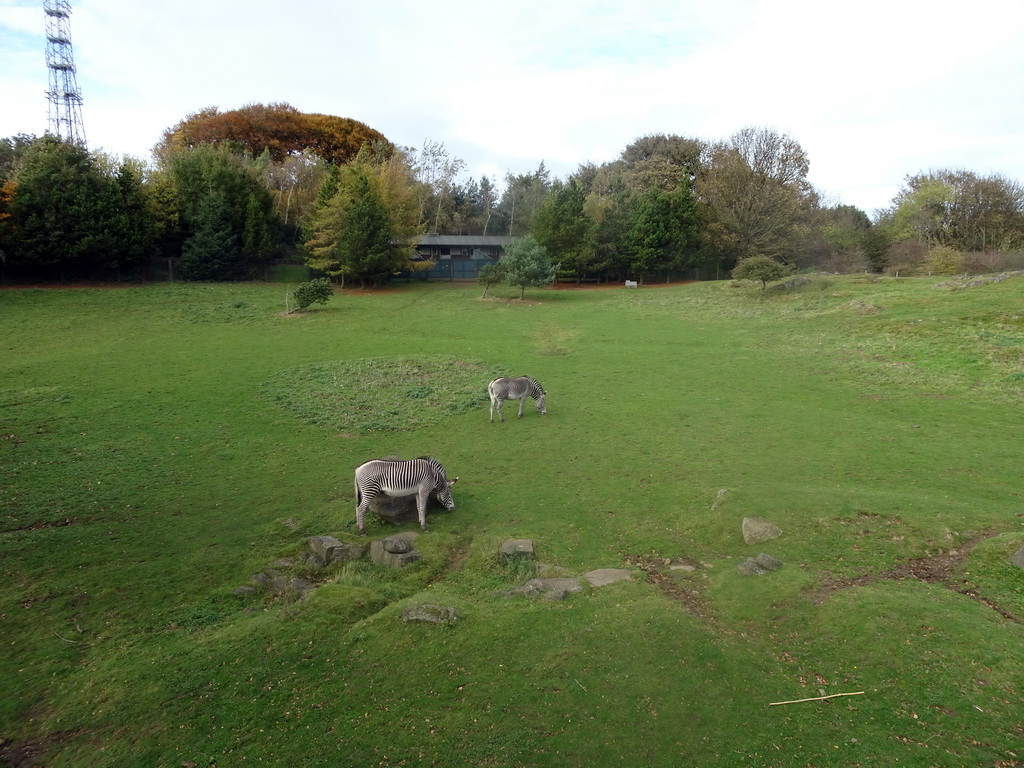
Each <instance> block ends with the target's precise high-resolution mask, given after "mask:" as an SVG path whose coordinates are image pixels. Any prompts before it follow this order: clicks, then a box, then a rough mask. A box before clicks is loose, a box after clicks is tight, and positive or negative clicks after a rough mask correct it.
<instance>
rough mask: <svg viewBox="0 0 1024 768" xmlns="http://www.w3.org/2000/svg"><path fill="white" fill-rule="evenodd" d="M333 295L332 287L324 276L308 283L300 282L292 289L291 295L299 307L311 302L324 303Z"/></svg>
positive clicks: (306, 305) (303, 307) (304, 306)
mask: <svg viewBox="0 0 1024 768" xmlns="http://www.w3.org/2000/svg"><path fill="white" fill-rule="evenodd" d="M333 295H334V289H333V288H332V287H331V281H330V280H328V279H327V278H326V277H318V278H317V279H316V280H310V281H309V282H308V283H300V284H299V286H298V287H297V288H296V289H295V290H294V291H292V296H293V297H294V299H295V301H296V303H297V304H298V305H299V309H305V308H306V307H309V306H310V305H312V304H326V303H327V301H328V300H329V299H330V298H331V296H333Z"/></svg>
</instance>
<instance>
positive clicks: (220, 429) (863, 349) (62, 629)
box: [0, 276, 1024, 768]
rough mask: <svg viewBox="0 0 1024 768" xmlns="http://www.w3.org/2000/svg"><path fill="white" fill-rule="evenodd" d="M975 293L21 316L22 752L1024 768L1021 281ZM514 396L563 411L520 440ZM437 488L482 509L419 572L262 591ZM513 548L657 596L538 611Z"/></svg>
mask: <svg viewBox="0 0 1024 768" xmlns="http://www.w3.org/2000/svg"><path fill="white" fill-rule="evenodd" d="M955 287H957V286H955V285H954V284H948V283H943V282H941V281H939V280H932V279H916V280H907V279H904V280H891V279H869V278H867V277H865V276H860V277H841V278H839V277H837V278H829V279H828V280H827V281H821V280H819V281H818V282H816V283H812V284H811V285H809V286H807V287H805V288H803V289H801V290H797V291H793V292H789V293H779V294H773V293H769V294H767V295H766V296H765V297H764V298H763V299H761V298H759V296H758V290H757V289H756V288H751V287H742V286H740V287H737V286H734V285H732V284H730V283H726V282H722V283H703V284H691V285H683V286H669V287H647V288H642V289H640V290H629V291H627V290H625V289H623V290H543V291H540V290H535V291H530V292H528V293H527V295H526V301H523V302H520V301H518V300H517V299H515V298H513V293H512V292H511V291H509V292H508V293H506V294H504V295H503V294H502V291H501V289H499V290H498V295H497V296H493V297H492V296H489V297H488V298H487V299H481V298H480V288H479V287H478V286H476V285H465V286H462V285H450V284H441V285H438V284H429V285H425V284H417V285H408V286H399V287H397V288H395V289H391V290H388V291H384V292H379V293H370V292H345V293H344V294H342V293H339V294H338V295H336V296H335V297H334V299H332V301H331V302H330V303H329V304H327V305H325V306H319V307H316V308H314V309H312V310H309V311H307V312H304V313H301V314H298V315H294V314H293V315H285V314H284V310H285V291H286V288H287V286H285V285H281V284H260V285H250V284H241V285H201V284H200V285H188V284H166V285H146V286H135V287H124V288H109V289H101V288H94V289H66V290H58V289H12V290H3V291H0V324H2V328H3V338H2V342H0V343H2V351H0V569H2V575H3V579H2V584H0V600H2V602H0V642H2V645H3V653H2V654H0V680H2V681H3V682H2V689H3V696H0V739H2V743H0V755H2V756H3V758H4V759H5V760H6V761H7V762H8V763H9V764H11V765H18V766H21V765H29V764H33V765H37V766H74V767H75V768H77V767H79V766H86V767H91V766H167V767H169V768H176V767H177V766H204V767H205V766H213V765H219V766H221V768H224V766H236V765H250V764H253V765H277V766H321V765H322V766H347V765H352V766H356V765H358V766H369V765H374V766H428V765H438V766H581V767H582V766H587V767H588V768H589V767H592V766H616V765H623V766H636V765H651V766H666V767H668V766H721V767H723V768H725V767H727V766H728V767H733V766H778V767H779V768H789V767H790V766H815V767H816V768H822V767H824V766H892V765H895V764H899V765H909V766H941V767H943V768H945V767H948V766H993V767H994V766H1000V767H1005V766H1020V765H1024V708H1022V707H1021V697H1022V693H1024V677H1022V675H1021V670H1022V669H1024V625H1022V621H1024V570H1021V569H1019V568H1015V567H1013V566H1012V565H1011V564H1010V563H1009V562H1008V558H1009V556H1010V555H1011V554H1013V553H1014V552H1015V551H1016V550H1017V549H1018V548H1019V547H1020V546H1021V545H1022V544H1024V535H1022V532H1024V504H1022V499H1021V496H1020V493H1021V482H1020V480H1021V466H1022V462H1021V445H1022V442H1024V423H1022V421H1021V404H1022V400H1024V278H1021V277H1017V278H1013V279H1009V280H1004V281H1003V282H998V283H997V282H993V283H989V284H984V285H979V286H973V287H968V288H965V289H963V290H955V289H954V288H955ZM492 293H493V290H492ZM519 374H530V375H532V376H534V377H535V378H537V379H538V380H539V381H541V382H542V383H543V385H544V387H545V389H546V390H547V392H548V398H547V408H548V414H547V415H546V416H541V415H540V414H538V413H537V411H536V409H535V408H534V407H533V405H532V403H529V402H528V403H527V408H526V415H525V416H524V418H523V419H521V420H517V419H516V418H515V410H516V405H517V404H516V403H514V402H512V403H507V404H506V407H505V415H506V419H507V421H506V423H504V424H493V425H492V424H490V423H489V421H488V414H487V411H488V406H487V397H486V391H485V390H486V384H487V382H488V381H489V380H490V379H491V378H494V377H495V376H499V375H519ZM510 416H511V418H509V417H510ZM424 454H430V455H432V456H435V457H436V458H438V459H439V460H441V461H442V462H443V463H444V464H445V466H446V467H447V469H448V473H449V476H456V475H457V476H459V477H460V481H459V483H458V485H456V486H455V488H454V490H453V493H454V497H455V501H456V505H457V506H456V509H455V510H454V511H452V512H445V511H439V510H436V509H435V510H433V511H432V512H431V513H430V515H429V522H430V525H431V531H430V533H428V534H426V535H424V536H421V537H420V538H419V540H417V542H416V546H417V549H419V550H420V552H421V553H422V554H423V558H422V559H421V560H420V561H419V562H418V563H416V564H414V565H411V566H408V567H406V568H403V569H401V570H392V569H385V568H382V567H378V566H374V565H372V564H371V563H369V562H368V561H365V560H364V561H359V562H357V563H350V564H345V565H340V566H335V567H332V568H330V569H327V570H326V571H325V572H322V573H313V572H310V571H309V570H308V569H307V570H303V569H302V568H301V567H299V566H294V567H291V569H290V570H289V567H287V566H278V567H281V568H283V570H285V571H286V572H288V573H290V574H292V575H298V576H303V577H305V578H315V579H316V580H317V582H318V583H319V586H318V587H317V588H316V589H315V590H314V591H313V592H311V593H310V595H309V597H308V598H306V599H303V600H296V599H293V598H288V597H284V598H275V597H273V596H267V595H256V596H238V595H235V594H233V593H232V591H233V590H234V589H235V588H236V587H237V586H239V585H241V584H245V583H246V582H247V580H248V579H249V576H250V575H251V574H254V573H257V572H260V571H266V570H267V569H268V568H274V567H275V563H277V562H278V561H279V560H280V559H281V558H296V557H297V556H299V555H300V553H301V552H303V551H304V550H305V548H306V539H307V537H309V536H312V535H318V534H327V535H332V536H336V537H338V538H340V539H342V540H345V541H352V542H358V541H359V539H360V537H358V536H357V535H356V533H355V526H354V494H353V489H352V471H353V468H354V467H355V466H356V465H357V464H359V463H361V462H362V461H365V460H367V459H370V458H374V457H380V456H384V455H399V456H402V457H406V458H412V457H414V456H420V455H424ZM723 491H724V493H723ZM748 516H749V517H761V518H765V519H767V520H770V521H771V522H773V523H775V524H777V525H778V526H779V527H780V528H781V529H782V530H783V535H782V536H781V537H780V538H778V539H776V540H774V541H770V542H767V543H764V544H760V545H756V546H748V545H747V544H745V543H744V540H743V537H742V535H741V523H742V520H743V518H744V517H748ZM406 527H407V528H408V529H416V528H417V526H416V524H415V523H414V522H413V523H410V525H409V526H406ZM395 530H396V529H395V528H393V527H390V526H387V525H385V524H384V523H383V522H381V521H379V520H376V519H374V518H372V517H371V518H370V519H369V525H368V533H369V538H371V539H372V538H374V537H380V536H383V535H386V534H388V533H392V532H394V531H395ZM509 538H529V539H532V540H533V542H534V546H535V547H536V550H537V554H538V558H539V559H540V560H542V561H543V562H544V563H546V564H549V565H551V566H557V567H559V568H562V569H565V571H566V572H568V573H569V574H572V575H581V574H583V573H585V572H587V571H589V570H592V569H595V568H628V569H630V570H631V571H632V572H633V580H632V581H630V582H620V583H618V584H613V585H610V586H607V587H603V588H600V589H591V588H588V589H586V590H584V591H583V592H582V593H579V594H575V595H570V596H569V597H568V598H567V599H566V600H564V601H558V602H553V601H546V600H531V599H528V598H523V597H514V598H505V597H502V596H500V595H498V594H496V591H499V590H508V589H511V588H513V587H515V586H518V585H519V584H521V583H522V582H523V581H524V580H525V579H526V578H528V575H529V574H527V573H526V571H525V570H524V569H523V568H522V567H514V566H503V565H502V564H501V562H500V561H499V558H498V557H497V553H498V548H499V546H500V544H501V542H502V541H504V540H506V539H509ZM761 552H765V553H768V554H771V555H772V556H774V557H776V558H778V559H779V560H781V561H782V562H783V563H784V565H783V567H782V569H780V570H778V571H774V572H770V573H767V574H764V575H762V576H757V577H750V576H743V575H740V574H739V573H738V571H737V565H739V563H740V562H742V561H743V560H744V559H745V558H747V557H751V556H756V555H757V554H759V553H761ZM672 564H685V565H687V567H688V568H689V569H691V570H687V569H682V568H677V569H672V568H671V565H672ZM419 603H437V604H444V605H451V606H453V607H455V608H456V610H457V611H458V613H459V616H460V620H459V622H458V623H457V624H454V625H444V626H436V625H428V624H412V623H406V622H403V621H402V620H401V614H402V611H403V609H404V608H406V607H408V606H410V605H414V604H419ZM861 692H862V693H861ZM837 693H857V694H858V695H855V696H846V697H837V698H831V699H826V700H821V701H808V702H801V703H794V704H777V705H773V704H774V703H775V702H783V701H792V700H797V699H805V698H815V697H821V696H827V695H831V694H837ZM33 761H34V762H33Z"/></svg>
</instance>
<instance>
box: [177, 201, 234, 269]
mask: <svg viewBox="0 0 1024 768" xmlns="http://www.w3.org/2000/svg"><path fill="white" fill-rule="evenodd" d="M181 276H182V277H183V278H185V279H186V280H238V279H241V278H242V277H243V276H244V275H243V274H242V259H241V253H240V250H239V247H238V238H237V237H236V236H235V231H234V227H233V225H232V223H231V210H230V209H229V207H228V204H227V203H226V202H225V200H224V198H223V197H222V196H221V195H219V194H217V193H216V192H212V193H210V194H208V195H206V197H204V198H203V199H202V201H200V203H199V207H198V208H197V210H196V213H195V220H194V224H193V233H192V236H191V237H189V239H188V240H186V241H185V245H184V247H183V248H182V254H181Z"/></svg>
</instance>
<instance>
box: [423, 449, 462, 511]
mask: <svg viewBox="0 0 1024 768" xmlns="http://www.w3.org/2000/svg"><path fill="white" fill-rule="evenodd" d="M420 458H421V459H426V461H427V463H428V464H430V468H431V469H432V470H434V498H436V499H437V500H438V502H440V504H441V506H443V507H444V508H445V509H447V510H448V511H449V512H451V511H452V510H453V509H455V500H454V499H453V498H452V486H453V485H455V483H457V482H458V480H459V478H457V477H456V478H455V479H454V480H449V479H448V475H447V473H446V472H445V471H444V466H443V465H442V464H441V462H439V461H438V460H437V459H434V458H431V457H430V456H421V457H420Z"/></svg>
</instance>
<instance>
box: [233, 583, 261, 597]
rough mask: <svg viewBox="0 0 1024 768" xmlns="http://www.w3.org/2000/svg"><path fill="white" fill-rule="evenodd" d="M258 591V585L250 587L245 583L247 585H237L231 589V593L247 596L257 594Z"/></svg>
mask: <svg viewBox="0 0 1024 768" xmlns="http://www.w3.org/2000/svg"><path fill="white" fill-rule="evenodd" d="M257 592H259V590H258V589H256V587H250V586H249V585H245V586H242V587H235V588H234V589H232V590H231V594H233V595H238V596H240V597H246V596H248V595H255V594H256V593H257Z"/></svg>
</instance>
